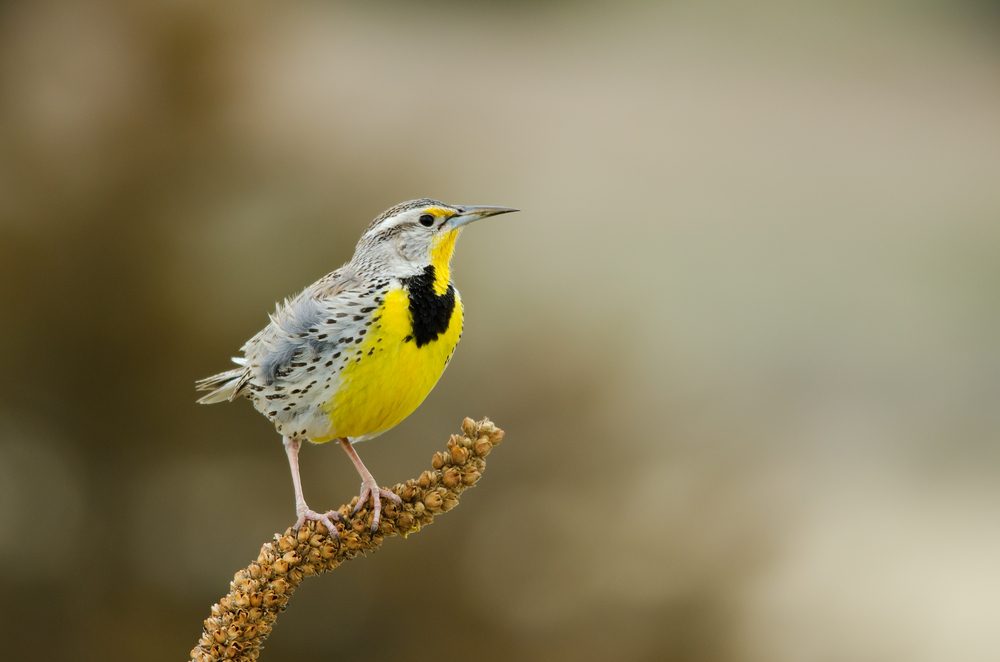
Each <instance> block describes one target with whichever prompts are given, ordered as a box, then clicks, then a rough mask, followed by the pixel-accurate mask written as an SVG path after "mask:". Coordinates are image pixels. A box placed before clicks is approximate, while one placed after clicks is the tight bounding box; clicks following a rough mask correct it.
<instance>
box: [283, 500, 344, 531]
mask: <svg viewBox="0 0 1000 662" xmlns="http://www.w3.org/2000/svg"><path fill="white" fill-rule="evenodd" d="M298 515H299V518H298V519H297V520H295V526H293V527H292V529H293V530H295V531H298V530H299V529H301V528H302V526H303V525H304V524H305V523H306V522H307V521H312V522H319V523H320V524H322V525H323V526H325V527H326V530H327V531H329V533H330V536H331V537H333V538H336V537H337V536H338V535H339V534H338V533H337V527H336V526H335V525H334V521H337V522H340V523H341V524H345V523H346V522H345V520H344V516H343V515H341V514H340V511H337V510H328V511H326V512H325V513H317V512H316V511H315V510H309V509H308V508H304V507H303V508H299V509H298Z"/></svg>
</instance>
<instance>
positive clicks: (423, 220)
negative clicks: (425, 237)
mask: <svg viewBox="0 0 1000 662" xmlns="http://www.w3.org/2000/svg"><path fill="white" fill-rule="evenodd" d="M420 225H422V226H424V227H425V228H429V227H430V226H432V225H434V217H433V216H431V215H430V214H424V215H423V216H421V217H420Z"/></svg>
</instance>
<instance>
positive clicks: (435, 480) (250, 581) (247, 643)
mask: <svg viewBox="0 0 1000 662" xmlns="http://www.w3.org/2000/svg"><path fill="white" fill-rule="evenodd" d="M502 440H503V430H501V429H499V428H498V427H496V426H495V425H494V424H493V423H491V422H490V421H489V420H488V419H483V420H482V421H479V422H478V423H477V422H475V421H473V420H472V419H471V418H467V419H465V421H463V422H462V434H460V435H458V434H453V435H452V436H451V438H450V439H449V440H448V450H447V451H445V452H440V451H439V452H437V453H435V454H434V457H433V458H432V459H431V467H432V469H430V470H428V471H425V472H423V473H422V474H420V477H419V478H415V479H413V478H411V479H410V480H408V481H406V482H405V483H402V484H397V485H396V486H395V487H393V488H392V491H393V492H395V493H396V494H398V495H399V496H400V498H402V500H403V504H402V505H401V506H397V505H396V504H394V503H393V502H391V501H388V500H383V501H382V504H383V511H382V520H381V522H380V524H379V530H378V532H376V533H374V534H373V533H371V531H370V525H371V510H370V509H371V506H370V505H369V506H368V507H366V508H364V509H362V510H361V511H359V512H358V514H357V515H356V516H355V517H354V518H353V519H350V520H349V526H348V527H346V528H344V525H342V524H338V525H337V528H338V532H339V536H336V537H334V536H330V535H328V532H327V530H326V527H324V526H323V525H322V524H320V523H319V522H307V523H306V525H305V526H303V527H302V528H301V529H300V530H299V531H297V532H295V531H292V530H291V529H286V530H285V532H284V533H283V534H275V535H274V540H272V541H271V542H268V543H265V544H264V546H263V547H261V548H260V554H259V555H258V556H257V560H256V561H254V562H252V563H251V564H250V565H248V566H247V567H246V568H243V569H242V570H240V571H239V572H237V573H236V575H235V576H234V577H233V581H232V583H230V585H229V593H227V594H226V595H225V596H223V598H222V599H221V600H219V602H218V603H216V604H214V605H212V612H211V615H210V616H209V617H208V618H207V619H205V628H204V631H203V632H202V635H201V640H200V641H199V642H198V645H197V646H195V647H194V649H192V650H191V660H193V661H194V662H215V661H216V660H256V659H258V658H259V657H260V649H261V646H262V645H263V643H264V640H265V639H267V636H268V635H269V634H270V633H271V630H272V629H273V628H274V622H275V620H277V618H278V614H279V613H280V612H281V611H282V610H283V609H284V608H285V607H286V606H287V605H288V601H289V600H290V599H291V597H292V594H293V593H294V592H295V589H296V587H298V585H299V584H300V583H302V580H303V579H305V578H306V577H309V576H310V575H318V574H321V573H324V572H329V571H330V570H333V569H334V568H336V567H337V566H338V565H340V564H341V563H343V562H344V561H349V560H351V559H353V558H355V557H356V556H358V555H360V554H366V553H368V552H372V551H374V550H376V549H378V548H379V547H380V546H381V545H382V541H383V540H385V538H387V537H389V536H394V535H401V536H407V535H409V534H410V533H414V532H416V531H419V530H420V529H421V527H424V526H426V525H428V524H430V523H431V522H432V521H434V518H435V517H436V516H437V515H438V514H440V513H444V512H448V511H449V510H451V509H452V508H454V507H455V506H457V505H458V497H459V495H460V494H461V493H462V492H464V491H465V490H466V489H468V488H469V487H472V486H473V485H475V484H476V481H478V480H479V478H480V476H482V473H483V471H484V470H485V469H486V461H485V459H484V458H485V457H486V456H487V455H489V453H490V451H491V450H493V447H494V446H496V445H497V444H499V443H500V442H501V441H502ZM357 500H358V498H357V497H354V499H352V500H351V502H350V503H349V504H345V505H343V506H341V507H340V512H341V514H342V515H344V516H345V517H347V516H348V515H349V513H350V512H351V510H352V509H353V508H354V505H355V504H356V503H357Z"/></svg>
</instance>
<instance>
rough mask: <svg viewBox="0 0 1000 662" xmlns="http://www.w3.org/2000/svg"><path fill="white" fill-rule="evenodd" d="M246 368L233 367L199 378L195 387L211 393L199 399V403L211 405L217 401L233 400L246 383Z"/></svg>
mask: <svg viewBox="0 0 1000 662" xmlns="http://www.w3.org/2000/svg"><path fill="white" fill-rule="evenodd" d="M246 377H247V370H246V368H233V369H232V370H227V371H225V372H220V373H219V374H217V375H212V376H211V377H206V378H204V379H199V380H198V381H197V382H195V388H196V389H197V390H199V391H210V393H209V394H208V395H206V396H204V397H202V398H200V399H199V400H198V404H202V405H211V404H215V403H216V402H224V401H226V400H233V399H234V398H235V397H236V396H237V395H239V392H240V391H241V390H243V387H244V386H245V385H246Z"/></svg>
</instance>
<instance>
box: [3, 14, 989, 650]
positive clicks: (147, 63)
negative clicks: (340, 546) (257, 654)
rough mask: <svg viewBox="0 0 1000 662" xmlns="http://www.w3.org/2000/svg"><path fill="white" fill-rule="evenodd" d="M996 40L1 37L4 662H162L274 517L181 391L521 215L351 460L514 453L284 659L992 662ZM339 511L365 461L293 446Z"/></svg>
mask: <svg viewBox="0 0 1000 662" xmlns="http://www.w3.org/2000/svg"><path fill="white" fill-rule="evenodd" d="M998 28H1000V11H998V8H997V6H996V4H995V3H986V2H958V1H954V0H952V1H946V0H941V1H939V2H935V1H925V2H846V3H845V2H841V3H832V2H831V3H797V2H790V1H788V2H783V1H779V0H773V1H764V2H757V3H744V4H739V3H723V2H714V1H709V2H692V1H686V0H677V1H675V2H665V3H654V2H615V3H612V2H582V3H574V2H538V3H529V2H521V3H517V2H515V3H510V2H494V3H491V2H478V3H455V2H432V3H421V4H417V3H408V2H392V3H378V4H375V3H371V4H365V5H362V4H360V3H359V4H357V5H346V4H345V5H341V4H335V3H328V2H284V3H276V2H275V3H270V2H262V1H256V0H242V1H240V2H235V1H221V2H220V1H216V2H199V1H195V0H181V1H176V2H164V3H144V2H132V1H126V0H120V1H115V0H97V1H95V2H89V3H79V2H69V1H66V2H53V1H47V0H41V1H32V2H19V3H18V2H14V3H5V4H4V6H3V8H2V9H0V276H2V278H0V297H2V299H0V304H2V311H3V313H2V315H3V324H2V325H0V352H2V353H0V365H2V366H3V373H4V377H3V379H2V380H0V588H2V589H3V594H4V596H5V598H4V600H3V601H2V603H3V605H2V607H0V632H2V642H0V650H2V655H0V656H2V657H3V658H4V659H8V660H15V659H16V660H25V659H72V660H103V661H107V660H153V661H157V660H177V659H185V656H186V654H187V652H188V651H189V650H190V648H191V646H193V645H194V643H195V642H196V640H197V638H198V634H199V631H200V626H201V621H202V619H203V618H204V617H205V616H206V615H207V611H208V607H209V605H210V604H211V603H212V602H213V601H214V600H216V599H217V598H218V597H219V596H220V595H221V594H222V592H223V591H224V590H225V589H226V587H227V585H228V581H229V579H230V578H231V576H232V573H233V572H234V571H235V570H236V569H237V568H239V567H241V566H243V565H244V564H245V563H246V562H247V561H249V560H250V559H251V558H253V557H254V556H255V555H256V553H257V550H258V548H259V545H260V544H261V543H262V542H263V541H264V540H266V539H267V538H268V537H269V536H270V535H271V534H272V532H274V531H276V530H279V529H283V528H284V527H285V526H287V525H288V524H290V523H291V521H292V518H293V507H292V506H293V503H292V492H291V485H290V481H289V479H288V473H287V472H288V470H287V467H286V464H285V458H284V454H283V452H282V448H281V445H280V443H279V439H278V437H277V436H276V434H275V433H274V432H273V430H272V429H271V428H270V426H269V425H268V424H267V422H266V421H265V420H264V419H263V418H261V417H260V416H258V415H257V414H255V413H254V412H253V411H252V410H251V408H250V407H249V405H248V404H247V403H245V402H241V403H237V404H233V405H228V406H218V407H212V408H204V407H199V406H196V405H195V404H194V398H195V393H194V391H193V382H194V380H195V379H196V378H198V377H202V376H205V375H207V374H210V373H213V372H215V371H218V370H221V369H224V368H226V366H227V361H228V357H229V356H230V355H232V354H233V353H234V351H235V350H236V349H237V348H238V347H239V346H240V344H241V343H242V342H243V340H245V339H246V338H247V337H249V336H250V335H251V334H252V333H254V332H255V331H256V330H257V329H258V328H259V327H260V326H261V325H262V324H263V323H265V322H266V319H267V318H266V312H267V311H269V310H270V309H271V308H272V305H273V302H274V301H275V300H277V299H280V298H281V297H283V296H285V295H288V294H291V293H294V292H295V291H297V290H298V289H299V288H301V287H303V286H304V285H306V284H307V283H309V282H311V281H312V280H314V279H315V278H317V277H318V276H320V275H322V274H324V273H326V272H327V271H330V270H332V269H333V268H335V267H337V266H338V265H340V264H341V263H342V262H344V261H346V260H347V259H348V258H349V257H350V255H351V252H352V250H353V246H354V242H355V241H356V239H357V237H358V236H359V233H360V231H361V229H362V228H363V227H364V226H365V225H366V224H367V222H368V221H369V220H370V219H371V218H372V217H373V216H374V215H375V214H377V213H378V212H379V211H380V210H382V209H383V208H385V207H388V206H390V205H392V204H394V203H396V202H398V201H400V200H404V199H408V198H413V197H420V196H432V197H438V198H442V199H444V200H447V201H454V202H458V203H484V204H505V205H511V206H517V207H520V208H521V209H523V210H524V211H523V213H521V214H517V215H511V216H503V217H500V218H498V219H496V220H492V221H489V222H486V223H482V224H479V225H476V226H473V227H472V228H471V229H470V230H469V231H468V232H466V234H465V236H464V237H463V238H462V241H461V242H460V246H459V252H458V255H457V258H456V263H455V268H456V275H457V281H458V283H459V285H460V287H461V289H462V292H463V296H464V298H465V301H466V306H467V327H466V334H465V340H464V341H463V344H462V347H461V349H460V351H459V352H458V353H457V355H456V358H455V361H454V362H453V363H452V366H451V368H450V369H449V371H448V373H447V374H446V375H445V378H444V379H443V380H442V382H441V384H440V385H439V386H438V388H437V390H436V391H435V392H434V393H433V394H432V395H431V397H430V398H429V399H428V401H427V402H426V403H425V405H424V406H423V408H422V409H420V410H419V411H418V412H417V413H416V414H415V415H414V416H413V417H412V418H411V419H410V420H408V421H407V422H406V423H405V424H404V425H402V426H400V427H399V428H398V429H397V430H395V431H394V432H392V433H390V434H388V435H386V436H384V437H382V438H381V439H379V440H378V441H376V442H373V443H371V444H366V445H364V446H362V447H360V450H361V453H362V455H363V456H364V457H365V459H366V461H367V463H368V465H369V466H370V467H371V468H372V470H373V471H374V473H375V475H376V476H377V477H378V478H379V479H380V480H381V481H382V482H383V483H386V484H391V483H394V482H396V481H399V480H403V479H405V478H407V477H410V476H413V475H416V474H417V473H418V472H419V471H421V470H422V469H423V468H424V467H425V466H426V465H427V463H428V460H429V458H430V456H431V454H432V453H433V452H434V451H435V450H437V449H438V448H439V447H440V446H441V445H442V443H443V441H444V440H445V439H446V438H447V435H448V434H449V433H451V432H452V431H454V430H456V429H457V426H458V425H459V423H460V421H461V420H462V418H463V417H464V416H467V415H468V416H475V417H479V416H484V415H489V416H490V417H492V418H493V419H494V420H495V421H496V422H497V423H498V424H499V425H501V426H502V427H504V428H505V429H506V430H507V433H508V434H507V441H506V443H505V445H504V447H503V448H502V450H501V451H500V452H498V453H496V454H495V455H493V456H492V457H491V458H490V467H489V471H488V472H487V474H486V477H485V479H484V481H483V482H482V483H481V484H480V487H479V488H477V489H476V490H474V491H473V492H470V493H469V494H468V495H467V498H466V499H465V500H464V503H463V504H462V506H461V507H460V508H458V509H457V510H456V511H455V512H453V513H451V514H449V515H448V516H447V517H446V518H443V519H442V520H441V521H440V522H439V523H438V524H436V525H434V526H433V527H432V528H430V529H428V530H426V531H425V532H423V533H421V534H420V535H419V536H415V537H412V538H410V539H409V540H407V541H406V542H405V543H404V542H400V541H399V540H393V541H390V542H389V543H388V544H386V546H385V547H384V549H383V550H382V551H380V552H379V553H378V554H377V555H375V556H373V557H371V558H369V559H364V560H359V561H357V562H353V563H350V564H347V565H345V566H343V567H342V568H341V569H339V570H338V571H337V572H336V573H335V574H334V575H332V576H329V577H326V578H324V579H322V580H311V581H309V582H306V584H305V585H304V586H303V588H302V589H301V593H300V594H299V595H298V596H297V597H296V598H295V600H294V601H293V602H292V604H291V607H290V609H289V610H288V612H287V613H286V614H285V615H284V616H283V617H282V619H281V621H280V622H279V624H278V627H277V628H276V631H275V634H274V636H272V637H271V639H270V641H269V643H268V646H267V649H266V651H265V655H264V659H269V660H282V659H295V658H300V659H338V660H356V659H374V660H416V661H423V660H439V659H443V658H454V657H456V656H461V657H466V656H468V657H475V658H476V659H479V660H482V661H483V662H490V661H494V660H497V661H499V660H510V659H517V660H531V661H534V660H553V659H572V660H584V661H589V660H595V661H596V660H680V661H706V662H711V661H719V662H736V661H739V662H810V661H817V662H819V661H823V662H828V661H829V662H839V661H850V662H864V661H867V660H871V661H884V660H907V662H931V661H938V660H949V661H950V660H962V661H963V662H978V661H987V660H996V659H997V654H998V653H997V651H998V650H1000V598H998V596H1000V481H998V478H1000V343H998V337H1000V305H998V295H1000V40H998V39H997V37H998ZM303 462H304V480H305V486H306V495H307V497H308V498H309V500H310V503H311V504H312V505H314V506H315V507H317V508H319V507H330V506H334V505H337V504H340V503H342V502H343V501H344V500H346V499H349V498H350V497H351V496H352V495H353V494H354V493H355V491H356V489H357V481H356V478H355V475H354V474H353V470H352V468H351V467H350V464H349V463H348V462H347V461H346V459H345V458H344V457H343V456H342V454H341V453H340V452H339V451H337V450H336V449H333V448H329V447H326V448H323V447H320V448H313V447H310V448H306V449H305V450H304V452H303Z"/></svg>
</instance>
